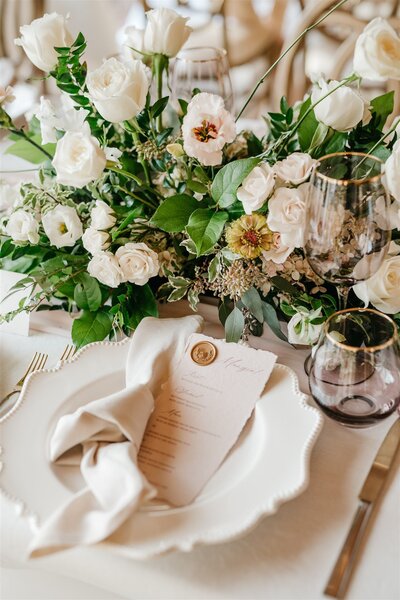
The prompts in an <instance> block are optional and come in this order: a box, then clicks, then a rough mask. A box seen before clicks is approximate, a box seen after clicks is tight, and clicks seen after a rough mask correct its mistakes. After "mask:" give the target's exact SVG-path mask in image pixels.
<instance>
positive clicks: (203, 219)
mask: <svg viewBox="0 0 400 600" xmlns="http://www.w3.org/2000/svg"><path fill="white" fill-rule="evenodd" d="M227 220H228V213H226V212H222V211H220V212H215V211H213V210H212V209H209V208H198V209H197V210H195V211H194V213H192V214H191V215H190V218H189V222H188V224H187V227H186V231H187V233H188V235H189V236H190V239H191V240H192V241H193V243H194V245H195V247H196V252H197V256H201V255H202V254H205V253H206V252H207V251H208V250H210V249H211V248H212V247H213V246H214V245H215V244H216V243H217V242H218V240H219V238H220V237H221V235H222V232H223V230H224V225H225V223H226V221H227Z"/></svg>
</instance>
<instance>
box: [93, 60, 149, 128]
mask: <svg viewBox="0 0 400 600" xmlns="http://www.w3.org/2000/svg"><path fill="white" fill-rule="evenodd" d="M86 84H87V87H88V90H89V96H90V98H91V100H92V101H93V104H94V105H95V107H96V108H97V110H98V111H99V113H100V114H101V116H102V117H103V119H105V120H106V121H109V122H110V123H120V122H121V121H129V120H130V119H133V117H136V115H137V114H138V113H140V111H141V110H143V108H144V106H145V104H146V96H147V92H148V90H149V82H148V80H147V75H146V67H145V66H144V64H143V63H142V62H141V61H140V60H132V61H130V62H128V63H123V62H121V61H120V60H118V59H116V58H109V59H107V60H105V61H104V62H103V64H102V65H101V67H99V68H98V69H96V70H95V71H92V72H90V73H88V76H87V78H86Z"/></svg>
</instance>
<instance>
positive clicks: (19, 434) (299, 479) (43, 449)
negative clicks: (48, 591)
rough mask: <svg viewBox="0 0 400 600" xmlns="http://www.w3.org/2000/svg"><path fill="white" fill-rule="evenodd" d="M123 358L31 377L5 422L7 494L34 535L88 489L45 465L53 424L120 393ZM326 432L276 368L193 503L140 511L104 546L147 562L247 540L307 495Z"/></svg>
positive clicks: (1, 428) (118, 351)
mask: <svg viewBox="0 0 400 600" xmlns="http://www.w3.org/2000/svg"><path fill="white" fill-rule="evenodd" d="M127 350H128V341H127V340H126V341H123V342H118V343H112V342H101V343H96V344H92V345H90V346H86V347H85V348H83V349H82V350H81V351H80V352H79V353H77V354H76V356H75V357H74V358H73V359H72V360H70V361H68V362H66V363H63V364H62V365H61V366H59V367H58V368H55V369H52V370H46V371H42V372H38V373H34V374H33V375H31V376H30V378H29V379H28V380H27V382H26V385H25V388H24V390H23V393H22V394H21V396H20V398H19V400H18V402H17V404H16V405H15V407H14V408H13V409H12V411H11V412H10V413H8V414H7V415H6V416H4V417H3V418H2V419H1V420H0V434H1V439H2V447H3V454H2V461H3V469H2V471H1V476H0V486H1V490H2V493H3V494H4V495H5V496H6V499H7V500H8V501H9V502H13V503H15V505H16V507H19V510H20V513H21V518H25V519H27V520H28V521H29V523H30V524H32V526H34V524H35V522H36V523H40V522H41V521H42V520H44V519H45V518H47V517H48V516H49V514H50V513H51V512H52V511H53V510H54V509H55V508H56V507H57V506H58V505H59V504H60V503H61V502H64V501H65V500H66V499H67V498H68V497H69V496H70V494H71V493H73V492H75V491H76V490H78V489H79V488H80V487H81V486H82V484H83V481H82V479H81V476H80V474H79V471H78V469H76V468H74V467H65V466H63V467H56V466H54V465H51V464H49V462H48V460H47V448H48V443H49V439H50V437H51V435H52V432H53V430H54V427H55V424H56V423H57V420H58V419H59V418H60V416H61V415H63V414H66V413H70V412H72V411H74V410H75V409H76V408H78V407H79V406H81V405H83V404H86V403H88V402H90V401H91V400H94V399H96V398H99V397H101V396H104V395H106V394H110V393H111V392H114V391H117V390H118V389H120V388H121V387H122V386H123V385H124V365H125V359H126V355H127ZM321 425H322V418H321V416H320V414H319V412H318V411H317V410H316V409H315V408H312V407H311V406H309V405H308V404H307V396H306V395H304V394H302V393H301V392H300V391H299V389H298V383H297V378H296V376H295V374H294V372H293V371H292V370H291V369H289V368H288V367H285V366H283V365H276V366H275V368H274V370H273V373H272V375H271V377H270V380H269V382H268V384H267V387H266V390H265V392H264V395H263V396H262V398H261V399H260V400H259V401H258V403H257V406H256V409H255V411H254V414H253V416H252V418H251V419H250V420H249V422H248V423H247V425H246V427H245V428H244V430H243V432H242V434H241V435H240V438H239V440H238V442H237V443H236V445H235V446H234V448H232V450H231V452H230V453H229V455H228V457H227V458H226V460H225V461H224V463H223V465H222V466H221V467H220V469H219V470H218V471H217V473H216V474H215V475H214V476H213V477H212V479H210V481H209V482H208V484H207V485H206V487H205V488H204V489H203V491H202V493H201V494H200V495H199V496H198V497H197V499H196V500H195V501H194V502H193V503H192V504H190V505H189V506H186V507H181V508H170V507H169V506H167V505H165V504H157V503H154V504H152V505H149V506H144V507H143V508H142V509H141V510H140V511H139V512H137V513H136V514H135V515H133V516H132V517H131V518H130V519H129V520H128V521H127V522H126V523H125V524H124V525H123V526H122V527H121V528H120V529H119V530H118V531H117V532H115V533H114V534H113V535H112V536H111V537H110V538H108V540H107V542H105V543H106V544H107V546H108V547H109V548H110V549H111V550H113V551H115V552H117V553H119V554H122V555H125V556H128V557H132V558H149V557H152V556H155V555H158V554H162V553H165V552H168V551H171V550H181V551H190V550H191V549H192V548H193V546H194V545H195V544H200V543H203V544H211V543H218V542H222V541H227V540H230V539H233V538H235V537H237V536H239V535H242V534H244V533H245V532H247V531H248V530H249V529H250V528H252V527H254V526H255V525H256V524H257V522H258V521H259V519H261V518H262V517H263V516H265V515H269V514H272V513H274V512H276V510H277V509H278V507H279V506H280V504H281V503H282V502H285V501H287V500H290V499H291V498H293V497H295V496H296V495H298V494H300V493H301V492H302V491H303V490H304V489H305V488H306V486H307V483H308V465H309V457H310V453H311V449H312V447H313V444H314V442H315V440H316V438H317V436H318V433H319V431H320V429H321Z"/></svg>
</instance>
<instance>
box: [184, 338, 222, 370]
mask: <svg viewBox="0 0 400 600" xmlns="http://www.w3.org/2000/svg"><path fill="white" fill-rule="evenodd" d="M190 356H191V357H192V360H193V361H194V362H195V363H197V364H198V365H201V366H204V365H210V364H211V363H212V362H214V360H215V358H216V356H217V349H216V347H215V346H214V344H212V343H211V342H198V343H197V344H195V345H194V346H193V348H192V350H191V352H190Z"/></svg>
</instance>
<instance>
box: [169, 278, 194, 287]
mask: <svg viewBox="0 0 400 600" xmlns="http://www.w3.org/2000/svg"><path fill="white" fill-rule="evenodd" d="M168 281H169V282H170V284H171V285H172V286H174V288H188V287H189V285H190V279H186V278H185V277H170V278H169V280H168Z"/></svg>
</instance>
